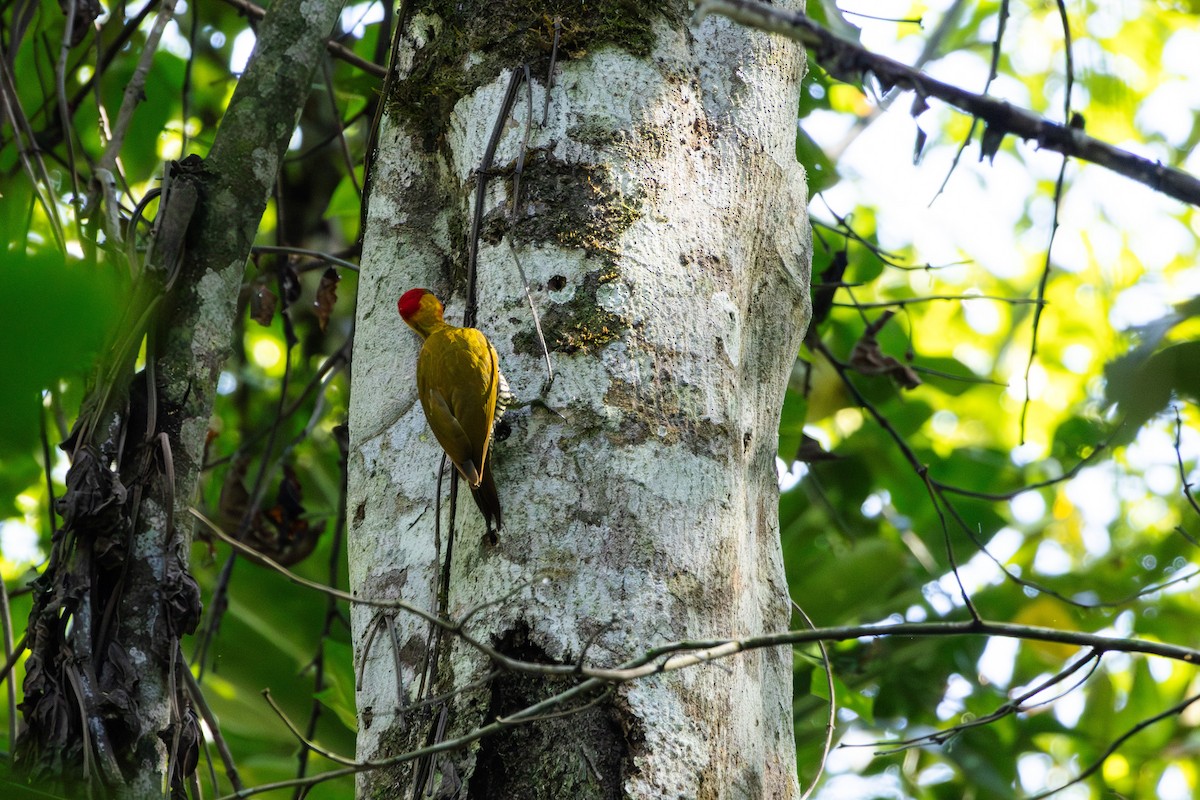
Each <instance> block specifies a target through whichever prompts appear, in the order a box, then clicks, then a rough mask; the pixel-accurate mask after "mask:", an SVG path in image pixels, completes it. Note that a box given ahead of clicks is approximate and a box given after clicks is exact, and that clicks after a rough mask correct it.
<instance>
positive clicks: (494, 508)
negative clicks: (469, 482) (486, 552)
mask: <svg viewBox="0 0 1200 800" xmlns="http://www.w3.org/2000/svg"><path fill="white" fill-rule="evenodd" d="M471 496H472V497H474V498H475V505H477V506H479V511H480V513H482V514H483V519H484V522H486V523H487V540H488V541H489V542H490V543H492V544H495V543H496V542H497V541H499V539H498V537H497V536H496V534H497V533H499V531H500V496H499V495H498V494H496V482H495V481H494V480H493V479H492V461H491V459H488V460H486V461H484V463H483V475H482V476H481V478H480V481H479V485H478V486H474V487H472V488H471Z"/></svg>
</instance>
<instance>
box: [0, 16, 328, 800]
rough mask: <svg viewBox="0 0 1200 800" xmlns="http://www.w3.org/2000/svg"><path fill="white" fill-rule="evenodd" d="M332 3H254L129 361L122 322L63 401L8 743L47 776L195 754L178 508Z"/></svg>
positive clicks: (157, 789) (183, 528) (156, 791)
mask: <svg viewBox="0 0 1200 800" xmlns="http://www.w3.org/2000/svg"><path fill="white" fill-rule="evenodd" d="M341 5H342V3H341V2H340V0H277V2H275V3H274V4H273V5H272V7H271V11H270V13H269V14H268V15H267V17H266V18H265V19H264V20H263V23H262V25H261V26H260V27H259V29H258V32H259V37H260V38H259V42H258V46H257V48H256V51H255V54H254V56H253V57H252V58H251V60H250V62H249V65H248V67H247V70H246V72H245V73H244V74H243V76H242V79H241V80H240V82H239V83H238V87H237V89H236V91H235V92H234V96H233V99H232V100H231V102H230V106H229V110H228V112H227V113H226V116H225V118H224V120H223V121H222V123H221V127H220V129H219V131H218V133H217V136H216V138H215V140H214V143H213V149H212V152H211V153H210V155H209V157H208V158H207V159H206V160H205V161H204V162H199V161H198V160H192V161H188V162H185V164H184V166H183V168H182V169H181V170H179V171H177V172H176V175H175V177H174V179H173V184H172V185H173V193H174V197H171V196H167V197H166V198H165V199H164V202H163V207H162V209H161V210H160V212H159V218H160V220H161V219H165V218H172V220H173V224H174V225H175V227H173V228H163V227H160V229H159V232H158V236H159V238H158V240H157V241H156V243H155V248H156V251H155V254H154V255H153V256H151V257H149V260H148V261H149V266H148V268H147V270H148V271H147V276H146V279H145V280H143V281H142V282H141V283H140V284H139V292H138V294H137V295H136V296H135V298H134V299H133V300H132V301H131V307H134V308H136V309H137V313H134V314H133V315H132V317H133V318H134V319H136V318H138V317H139V315H140V314H141V309H142V306H143V305H144V306H145V307H146V308H147V309H149V310H148V312H147V313H146V314H145V315H144V316H143V317H142V322H141V324H143V325H145V326H146V328H145V331H146V332H147V333H148V335H149V339H148V344H147V350H146V354H147V355H146V362H147V369H146V371H145V372H144V373H141V374H140V375H139V377H138V378H137V379H135V380H133V382H132V385H131V388H129V391H128V392H127V393H126V392H125V388H126V387H128V386H130V383H129V378H128V375H129V372H130V371H131V368H132V358H133V357H134V356H136V354H137V344H138V342H139V341H140V335H141V330H138V329H136V328H135V329H134V330H135V331H136V332H135V334H134V335H133V336H131V337H130V342H131V345H132V351H129V350H128V349H126V351H125V352H119V353H116V354H114V356H113V360H112V363H111V364H110V366H111V370H110V371H109V372H106V373H105V376H108V375H116V374H121V373H123V374H125V376H126V377H125V378H124V379H123V381H122V383H123V385H118V386H113V385H111V384H110V383H104V382H101V384H100V385H98V386H97V387H96V390H95V392H94V393H93V395H92V396H91V397H90V398H89V400H88V403H87V404H86V405H85V409H84V412H83V413H82V414H81V421H84V422H83V424H81V425H80V426H79V427H77V429H76V434H75V436H74V437H73V439H74V441H73V444H74V445H75V447H74V448H73V450H74V456H75V457H74V460H73V465H74V466H73V468H72V472H73V473H74V474H75V477H76V481H75V485H74V486H69V487H68V494H67V496H66V497H65V498H64V504H63V508H64V510H67V511H68V512H69V513H68V516H67V518H66V520H65V521H64V525H63V529H62V530H61V531H60V532H59V535H58V536H57V537H56V543H55V555H54V556H53V557H52V560H51V565H50V567H48V569H47V571H46V573H45V575H44V577H43V578H42V579H41V580H40V581H39V594H38V598H37V600H36V602H35V608H34V611H33V614H32V616H31V619H30V625H29V636H30V640H29V642H30V651H31V657H30V661H31V663H33V664H34V668H33V669H30V670H29V671H28V675H29V677H27V679H26V696H25V702H24V703H23V710H24V712H25V715H26V720H27V722H28V728H27V729H26V731H25V733H24V735H23V737H22V740H21V742H20V744H19V747H18V755H19V756H20V757H21V762H22V765H23V766H24V768H25V769H26V771H27V772H29V773H33V774H37V775H40V776H42V777H43V779H48V780H50V781H51V782H53V783H57V784H63V785H67V786H72V785H77V784H78V783H79V782H82V781H89V780H91V779H92V778H94V777H95V775H96V774H98V775H99V776H100V777H101V778H102V779H103V780H102V783H103V785H102V786H96V785H93V790H94V791H95V792H96V793H97V794H100V795H103V794H106V793H107V794H111V795H113V796H120V797H129V798H139V800H141V799H142V798H148V797H157V796H161V795H162V793H163V788H164V786H166V785H171V784H173V785H175V786H177V787H178V786H182V781H183V780H184V778H185V776H186V775H187V774H188V773H189V772H190V771H191V769H194V767H195V763H196V761H195V753H196V748H197V747H198V743H199V740H198V736H199V728H198V726H197V725H196V722H195V716H194V715H193V714H192V713H191V711H190V709H189V705H188V702H187V699H186V697H185V695H184V693H183V688H182V686H183V684H182V679H181V677H180V675H179V672H178V670H180V669H185V668H186V666H185V665H182V664H181V662H180V655H179V640H180V637H181V636H183V635H184V634H185V633H187V632H189V630H190V628H192V627H194V625H195V622H196V618H197V615H198V614H199V592H198V589H197V588H196V585H195V582H194V580H192V578H191V577H190V575H189V574H188V570H187V558H188V551H189V547H190V544H191V539H192V535H191V534H192V522H193V520H192V517H191V516H190V514H188V513H187V510H188V507H189V506H190V505H191V504H192V503H193V501H194V497H195V494H196V490H197V486H198V483H199V477H200V469H201V467H202V458H203V452H204V444H205V440H206V437H207V434H208V428H209V417H210V415H211V413H212V407H213V396H214V394H215V391H216V383H217V378H218V376H219V374H220V370H221V367H222V365H223V364H224V362H225V359H226V357H227V356H228V354H229V352H230V349H231V345H232V342H231V339H230V336H231V332H232V331H233V330H234V328H235V326H234V324H233V321H234V314H235V312H236V308H237V296H238V291H239V288H240V286H241V282H242V278H243V274H244V271H245V265H246V260H247V258H248V256H249V253H250V246H251V244H252V243H253V240H254V235H255V232H256V231H257V228H258V224H259V221H260V219H261V217H262V213H263V211H264V209H265V208H266V204H267V199H268V197H269V196H270V192H271V189H272V187H273V185H274V183H275V179H276V174H277V173H278V170H279V165H280V163H281V161H282V158H283V155H284V153H285V151H286V149H287V144H288V141H289V139H290V137H291V134H292V130H293V128H294V127H295V125H296V120H297V119H298V117H299V114H300V111H301V109H302V107H303V104H304V102H305V100H306V98H307V97H308V94H309V92H310V91H311V86H312V75H313V73H314V71H315V69H316V67H317V66H318V65H319V63H320V60H321V59H322V58H324V57H325V39H326V38H327V37H328V35H329V33H330V31H331V30H332V28H333V25H334V23H335V21H336V20H337V15H338V12H339V10H340V8H341ZM181 209H182V210H181ZM192 209H194V213H193V211H192ZM189 218H190V222H189ZM169 230H173V231H174V234H168V231H169ZM184 231H186V235H185V233H184ZM175 234H177V235H175ZM179 248H182V249H179ZM122 333H125V334H128V333H129V331H128V330H126V331H122ZM126 398H127V399H126ZM69 483H70V481H69ZM83 492H86V493H90V495H91V496H90V497H85V496H84V495H82V494H81V493H83ZM68 619H69V620H70V622H71V625H70V630H68V628H67V621H68ZM80 708H82V710H83V713H82V714H81V713H80ZM81 720H86V726H87V733H86V734H85V733H84V730H83V728H81V727H80V723H81ZM85 750H86V751H87V753H88V760H89V761H90V762H92V764H93V774H88V773H86V772H85V771H84V766H85V762H84V760H83V757H82V754H83V752H84V751H85ZM72 754H75V755H76V756H79V757H74V756H72Z"/></svg>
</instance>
